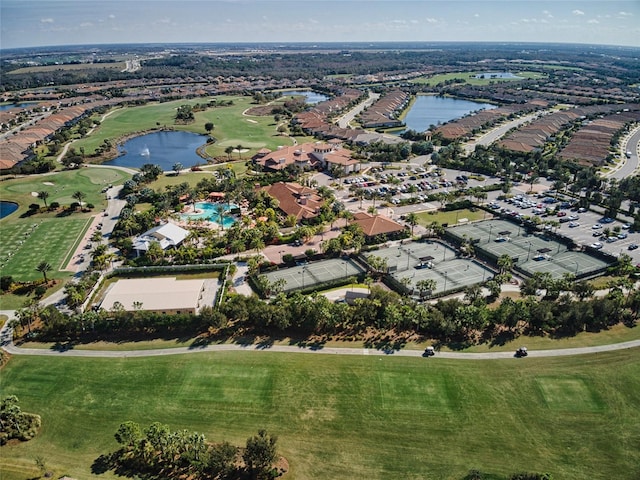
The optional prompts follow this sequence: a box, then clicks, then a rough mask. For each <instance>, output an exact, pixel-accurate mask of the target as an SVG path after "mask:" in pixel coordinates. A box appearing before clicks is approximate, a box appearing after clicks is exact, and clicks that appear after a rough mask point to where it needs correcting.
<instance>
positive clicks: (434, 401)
mask: <svg viewBox="0 0 640 480" xmlns="http://www.w3.org/2000/svg"><path fill="white" fill-rule="evenodd" d="M639 364H640V349H634V350H630V351H623V352H616V353H608V354H598V355H590V356H576V357H565V358H554V359H533V358H528V359H524V360H522V361H519V360H508V361H482V362H474V361H446V360H442V359H431V360H425V359H422V358H401V357H393V356H388V357H367V356H362V357H353V356H340V355H336V356H329V355H311V354H308V355H302V354H277V353H270V352H262V353H256V352H233V353H231V352H226V353H201V354H193V355H180V356H169V357H165V358H163V357H155V358H138V359H136V358H127V359H77V358H76V359H74V358H54V357H51V358H46V359H42V358H37V357H14V358H12V359H11V361H10V362H9V364H8V366H7V367H5V368H4V369H3V370H2V372H1V375H2V378H1V379H2V386H3V393H5V394H16V395H17V396H18V397H19V399H20V402H21V407H22V409H23V410H24V411H27V412H37V413H39V414H40V415H41V416H42V421H43V427H42V431H41V434H40V435H39V436H38V437H37V438H36V439H34V440H32V441H30V442H27V443H22V444H19V445H11V446H6V447H3V454H2V456H0V476H1V477H2V478H3V479H4V480H13V479H23V478H29V477H33V476H35V475H36V474H37V470H36V467H35V462H34V460H33V459H34V457H35V456H37V455H40V456H43V457H44V459H45V461H46V463H47V465H48V467H49V469H52V470H53V471H54V475H55V477H54V478H58V476H60V475H62V474H67V475H70V476H73V477H75V478H83V479H87V478H98V477H92V475H91V474H90V465H91V463H92V462H93V460H94V459H96V458H97V457H98V455H100V454H103V453H107V452H110V451H113V450H115V449H116V442H115V440H114V438H113V434H114V433H115V430H116V428H117V427H118V425H119V424H120V423H121V422H123V421H125V420H133V421H136V422H139V423H140V424H142V425H143V426H147V425H148V424H150V423H151V422H153V421H160V422H163V423H167V424H168V425H170V427H171V428H172V429H182V428H187V429H192V430H196V431H199V432H202V433H204V434H205V435H206V436H207V438H208V439H209V440H211V441H220V440H223V439H226V440H229V441H230V442H232V443H235V444H243V443H244V441H245V440H246V438H247V437H248V436H249V435H252V434H254V433H255V432H256V431H257V430H258V429H259V428H266V429H267V430H268V431H269V432H271V433H274V434H277V435H278V436H279V451H280V453H282V454H283V455H285V456H286V457H287V459H288V460H289V462H290V465H291V474H290V476H289V477H290V478H292V479H316V478H371V479H377V478H380V479H382V478H416V479H417V478H434V479H435V478H437V479H448V478H450V479H461V478H462V477H463V476H464V475H465V474H466V473H467V472H468V471H469V470H470V469H472V468H476V469H479V470H482V471H484V472H487V473H492V474H500V475H506V474H509V473H513V472H516V471H538V472H541V471H546V472H550V473H552V474H553V477H554V479H556V480H562V479H571V480H580V479H593V478H602V479H605V478H607V479H608V478H616V479H620V480H625V479H635V478H638V475H640V452H639V451H638V449H637V445H638V442H639V441H640V413H639V412H640V397H639V396H638V395H637V391H638V389H639V388H640V376H639V375H638V374H637V371H638V365H639ZM100 478H105V479H108V478H115V476H113V475H111V474H106V475H101V477H100Z"/></svg>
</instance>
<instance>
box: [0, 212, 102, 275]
mask: <svg viewBox="0 0 640 480" xmlns="http://www.w3.org/2000/svg"><path fill="white" fill-rule="evenodd" d="M89 223H90V219H88V218H86V217H85V218H73V217H71V218H69V217H66V218H47V219H41V220H34V219H33V218H32V219H25V221H22V222H19V223H12V224H8V225H3V226H2V243H1V244H0V262H1V265H2V274H3V275H11V276H12V277H13V278H14V280H18V281H30V280H35V279H37V278H42V274H41V273H40V272H37V271H36V267H37V266H38V264H39V263H40V262H43V261H46V262H48V263H49V264H51V266H52V267H53V269H52V270H51V272H49V273H48V274H47V277H48V278H57V277H59V276H60V274H59V273H58V271H59V270H62V269H63V268H64V267H65V266H66V264H67V262H68V261H69V255H70V253H71V252H72V250H73V249H74V248H75V247H76V245H77V244H78V242H79V241H80V239H81V237H82V234H83V233H84V232H85V230H86V229H87V228H88V226H89Z"/></svg>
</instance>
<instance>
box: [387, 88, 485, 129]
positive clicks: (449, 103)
mask: <svg viewBox="0 0 640 480" xmlns="http://www.w3.org/2000/svg"><path fill="white" fill-rule="evenodd" d="M490 108H496V105H492V104H490V103H480V102H472V101H470V100H460V99H459V98H450V97H437V96H435V95H418V96H417V97H416V100H415V102H414V103H413V105H412V106H411V108H410V109H409V111H408V112H407V113H406V115H405V117H404V119H403V121H404V123H405V125H406V126H407V129H410V130H416V131H418V132H423V131H425V130H427V129H428V128H429V127H430V126H431V125H440V124H442V123H447V122H450V121H451V120H455V119H457V118H460V117H464V116H465V115H467V114H469V113H471V112H475V111H478V110H485V109H490ZM400 133H402V132H398V134H400Z"/></svg>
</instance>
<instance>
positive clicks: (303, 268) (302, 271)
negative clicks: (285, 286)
mask: <svg viewBox="0 0 640 480" xmlns="http://www.w3.org/2000/svg"><path fill="white" fill-rule="evenodd" d="M304 271H305V267H302V270H301V271H300V273H301V274H302V290H304Z"/></svg>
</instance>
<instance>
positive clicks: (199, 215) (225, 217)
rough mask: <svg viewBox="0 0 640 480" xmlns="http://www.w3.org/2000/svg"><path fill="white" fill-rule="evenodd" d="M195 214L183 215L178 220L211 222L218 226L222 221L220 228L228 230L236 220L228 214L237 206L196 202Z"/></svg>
mask: <svg viewBox="0 0 640 480" xmlns="http://www.w3.org/2000/svg"><path fill="white" fill-rule="evenodd" d="M195 207H196V213H183V214H182V215H180V218H182V219H183V220H211V221H212V222H216V223H218V224H220V221H221V220H222V227H223V228H229V227H231V226H232V225H233V224H234V223H236V219H235V218H234V217H233V216H232V215H230V212H231V211H232V210H234V209H237V208H238V206H237V205H234V204H233V203H230V204H226V203H211V202H196V205H195Z"/></svg>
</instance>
